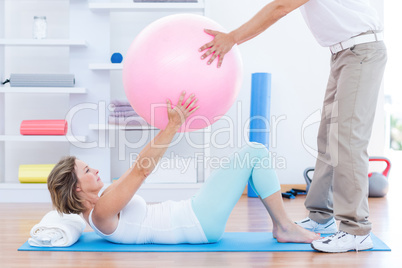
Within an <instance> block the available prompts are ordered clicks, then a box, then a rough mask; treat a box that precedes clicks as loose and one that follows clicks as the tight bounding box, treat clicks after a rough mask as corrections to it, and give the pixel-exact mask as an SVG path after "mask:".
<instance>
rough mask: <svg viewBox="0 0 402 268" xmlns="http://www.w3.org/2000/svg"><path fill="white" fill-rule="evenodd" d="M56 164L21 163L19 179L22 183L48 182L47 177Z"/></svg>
mask: <svg viewBox="0 0 402 268" xmlns="http://www.w3.org/2000/svg"><path fill="white" fill-rule="evenodd" d="M54 166H55V165H54V164H49V165H20V167H19V169H18V180H19V181H20V182H21V183H46V182H47V177H48V176H49V174H50V172H51V171H52V169H53V168H54Z"/></svg>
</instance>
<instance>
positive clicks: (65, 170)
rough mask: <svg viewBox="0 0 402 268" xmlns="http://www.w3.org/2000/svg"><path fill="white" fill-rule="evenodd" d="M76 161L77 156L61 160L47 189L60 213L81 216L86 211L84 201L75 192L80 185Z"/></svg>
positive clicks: (49, 179)
mask: <svg viewBox="0 0 402 268" xmlns="http://www.w3.org/2000/svg"><path fill="white" fill-rule="evenodd" d="M75 160H76V158H75V156H67V157H65V158H63V159H61V160H60V161H59V163H57V164H56V165H55V167H54V168H53V170H52V171H51V172H50V174H49V177H48V179H47V188H48V189H49V192H50V197H51V199H52V203H53V206H54V207H55V208H56V210H57V211H58V212H59V213H65V214H80V213H82V212H83V211H84V210H85V207H84V206H83V204H82V200H81V199H80V198H79V196H78V194H77V192H76V190H75V189H76V187H77V183H78V177H77V174H76V173H75Z"/></svg>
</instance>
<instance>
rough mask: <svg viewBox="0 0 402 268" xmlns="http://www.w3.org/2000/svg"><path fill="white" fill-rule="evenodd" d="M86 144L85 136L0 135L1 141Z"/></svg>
mask: <svg viewBox="0 0 402 268" xmlns="http://www.w3.org/2000/svg"><path fill="white" fill-rule="evenodd" d="M76 140H77V141H78V142H86V137H85V136H45V135H35V136H33V135H32V136H23V135H0V141H32V142H39V141H46V142H47V141H55V142H71V143H75V142H76Z"/></svg>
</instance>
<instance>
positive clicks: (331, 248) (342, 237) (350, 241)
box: [311, 231, 373, 253]
mask: <svg viewBox="0 0 402 268" xmlns="http://www.w3.org/2000/svg"><path fill="white" fill-rule="evenodd" d="M311 247H312V248H313V249H315V250H318V251H322V252H331V253H337V252H348V251H352V250H356V251H359V250H366V249H370V248H372V247H373V241H372V240H371V235H370V234H368V235H351V234H348V233H345V232H343V231H339V232H337V233H336V234H333V235H331V236H328V237H323V238H320V239H318V240H315V241H313V242H312V243H311Z"/></svg>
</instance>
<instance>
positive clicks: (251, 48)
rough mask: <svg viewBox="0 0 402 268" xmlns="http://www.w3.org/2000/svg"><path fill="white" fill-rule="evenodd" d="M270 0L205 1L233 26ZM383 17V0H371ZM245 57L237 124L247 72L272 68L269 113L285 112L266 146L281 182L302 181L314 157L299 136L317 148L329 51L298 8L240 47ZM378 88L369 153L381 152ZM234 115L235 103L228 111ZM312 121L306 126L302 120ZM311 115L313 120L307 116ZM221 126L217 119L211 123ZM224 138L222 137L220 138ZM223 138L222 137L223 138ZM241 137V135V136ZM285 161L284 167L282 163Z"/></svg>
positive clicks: (245, 114)
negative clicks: (273, 157) (312, 32)
mask: <svg viewBox="0 0 402 268" xmlns="http://www.w3.org/2000/svg"><path fill="white" fill-rule="evenodd" d="M268 2H269V1H242V0H214V1H209V3H210V5H211V6H210V9H209V11H210V16H211V18H212V19H214V20H216V21H217V22H218V23H220V24H222V25H223V26H224V27H225V28H226V29H228V30H233V29H236V28H237V27H239V26H240V25H242V24H243V23H245V22H246V21H247V20H249V19H250V18H251V17H252V16H253V15H254V14H255V13H257V12H258V11H259V10H260V8H262V7H263V6H264V5H265V4H267V3H268ZM372 2H373V4H374V6H375V7H376V8H377V9H378V10H379V12H380V15H381V16H382V9H383V8H382V6H383V1H372ZM239 48H240V50H241V53H242V56H243V60H244V82H243V87H242V90H241V93H240V95H239V98H238V101H239V102H241V105H242V107H243V111H242V119H241V122H243V124H242V126H239V125H237V127H238V128H239V127H245V126H244V122H245V120H246V119H247V117H248V116H249V105H250V90H251V73H254V72H269V73H272V96H271V118H272V116H276V117H277V118H278V117H280V116H285V117H286V119H285V120H283V121H280V122H279V123H278V124H277V128H276V135H277V140H276V141H274V140H273V139H272V137H273V134H274V133H275V132H273V133H271V140H270V142H271V145H272V144H274V143H275V142H276V146H275V147H273V146H271V148H270V149H271V150H272V151H273V152H274V153H276V159H277V168H278V169H277V171H278V176H279V179H280V181H281V183H283V184H287V183H291V184H293V183H295V184H297V183H304V179H303V176H302V174H303V170H304V169H305V168H306V167H309V166H314V164H315V155H314V156H313V155H312V154H310V153H309V152H308V150H307V149H306V148H305V147H304V146H303V143H302V139H304V140H305V142H306V144H307V145H308V146H310V147H311V148H313V149H315V148H316V135H317V131H318V126H319V121H318V120H319V117H318V120H317V119H316V118H317V117H316V116H314V115H317V114H316V112H317V111H318V110H320V109H321V104H322V101H323V96H324V92H325V88H326V84H327V78H328V74H329V60H330V52H329V50H328V48H323V47H320V46H319V45H318V44H317V43H316V41H315V39H314V37H313V36H312V34H311V33H310V31H309V29H308V28H307V26H306V25H305V23H304V20H303V18H302V16H301V14H300V12H299V11H298V10H296V11H294V12H292V13H291V14H289V15H287V16H286V17H285V18H283V19H281V20H280V21H279V22H277V23H276V24H275V25H274V26H272V27H271V28H270V29H268V30H267V31H266V32H264V33H263V34H261V35H260V36H258V37H256V38H254V39H252V40H250V41H248V42H247V43H244V44H242V45H240V46H239ZM382 96H383V90H382V91H381V92H380V97H379V104H378V108H377V115H376V118H375V123H374V128H373V129H374V130H373V134H372V140H371V143H370V145H369V153H370V155H382V154H383V150H384V109H383V97H382ZM229 114H230V116H231V117H233V118H236V117H237V116H236V105H235V106H234V107H232V109H231V110H230V111H229ZM306 120H309V122H316V123H315V124H312V125H310V126H309V127H308V128H306V129H305V132H304V134H305V135H304V137H303V135H302V131H303V129H302V126H303V123H304V122H305V121H306ZM310 120H312V121H310ZM222 126H226V127H227V125H225V124H219V122H217V123H216V124H215V125H214V126H213V128H214V129H218V128H219V127H222ZM224 139H225V138H224V137H222V140H224ZM222 142H224V141H222ZM242 142H244V139H242ZM230 150H234V149H233V148H227V149H226V150H216V149H215V150H212V152H211V154H212V155H222V156H223V155H225V153H227V151H230ZM283 163H286V167H285V168H281V167H282V164H283Z"/></svg>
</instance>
